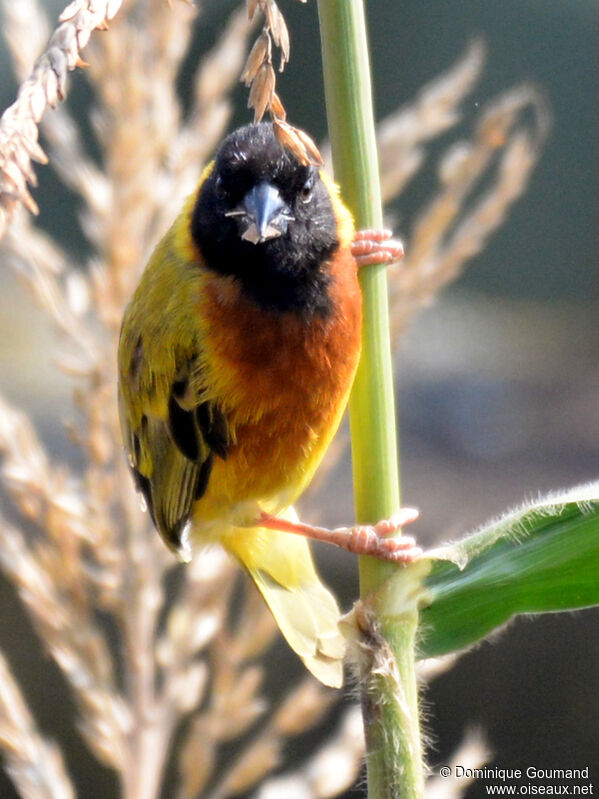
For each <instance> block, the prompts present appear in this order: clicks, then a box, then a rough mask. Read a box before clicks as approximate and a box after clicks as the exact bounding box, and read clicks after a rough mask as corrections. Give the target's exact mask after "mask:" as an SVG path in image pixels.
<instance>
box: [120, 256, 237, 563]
mask: <svg viewBox="0 0 599 799" xmlns="http://www.w3.org/2000/svg"><path fill="white" fill-rule="evenodd" d="M194 271H195V272H196V273H197V270H194ZM193 273H194V272H190V270H184V269H178V267H177V265H176V263H175V261H174V260H173V258H172V255H171V251H170V250H169V249H168V246H167V245H166V244H165V245H163V247H162V248H159V249H158V250H157V252H156V253H155V255H154V256H153V259H152V261H151V262H150V265H149V267H148V269H147V270H146V274H145V275H144V276H143V277H142V281H141V283H140V286H139V288H138V290H137V292H136V294H135V295H134V297H133V300H132V302H131V303H130V305H129V306H128V308H127V310H126V312H125V316H124V319H123V326H122V329H121V337H120V341H119V412H120V419H121V428H122V432H123V439H124V442H125V447H126V449H127V452H128V456H129V462H130V465H131V468H132V471H133V475H134V477H135V482H136V484H137V487H138V488H139V490H140V491H141V492H142V494H143V496H144V498H145V501H146V503H147V506H148V510H149V512H150V514H151V516H152V519H153V521H154V524H155V526H156V528H157V529H158V531H159V533H160V534H161V536H162V537H163V538H164V540H165V541H166V543H167V544H168V545H169V547H170V548H171V549H174V550H176V551H177V552H178V553H179V554H180V555H181V556H182V557H183V558H185V557H186V554H187V553H186V552H185V551H184V550H185V540H184V539H185V534H184V533H185V527H186V524H187V522H188V521H189V518H190V515H191V512H192V508H193V505H194V502H196V501H197V500H199V499H201V497H202V496H203V495H204V493H205V491H206V487H207V486H208V481H209V479H210V472H211V469H212V464H213V461H214V458H215V457H220V458H226V457H227V453H228V451H229V446H230V434H229V427H228V425H227V420H226V417H225V415H224V414H223V412H222V411H221V410H220V408H219V407H218V405H217V404H216V403H215V402H213V401H209V400H207V399H206V394H207V387H206V386H205V384H204V382H203V379H202V372H201V368H200V367H199V366H198V364H199V363H200V362H201V342H200V341H199V337H198V333H197V330H196V328H195V326H194V311H195V308H194V307H190V299H189V298H190V296H191V295H192V294H193V290H196V289H197V287H195V289H194V288H193V286H192V287H191V288H190V286H189V285H188V284H186V283H185V279H186V274H192V275H193ZM188 283H189V279H188ZM192 289H193V290H192Z"/></svg>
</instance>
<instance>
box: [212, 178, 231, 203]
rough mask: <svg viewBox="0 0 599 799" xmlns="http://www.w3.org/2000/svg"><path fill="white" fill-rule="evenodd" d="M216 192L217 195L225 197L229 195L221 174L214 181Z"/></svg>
mask: <svg viewBox="0 0 599 799" xmlns="http://www.w3.org/2000/svg"><path fill="white" fill-rule="evenodd" d="M214 193H215V194H216V196H217V197H221V198H224V197H226V196H227V193H228V192H227V189H226V187H225V184H224V182H223V179H222V177H221V176H220V175H219V176H218V177H217V178H216V180H215V182H214Z"/></svg>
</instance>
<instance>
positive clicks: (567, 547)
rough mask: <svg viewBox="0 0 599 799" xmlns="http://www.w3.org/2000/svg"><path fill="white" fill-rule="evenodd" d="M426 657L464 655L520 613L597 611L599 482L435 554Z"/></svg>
mask: <svg viewBox="0 0 599 799" xmlns="http://www.w3.org/2000/svg"><path fill="white" fill-rule="evenodd" d="M429 554H430V556H431V558H432V563H431V570H430V572H429V573H428V575H427V576H426V577H425V579H424V581H423V587H424V594H421V595H420V623H419V629H420V652H419V655H420V657H422V658H427V657H433V656H437V655H443V654H446V653H448V652H453V651H455V650H458V649H462V648H463V647H465V646H468V645H469V644H472V643H474V642H475V641H478V640H480V639H481V638H484V637H485V636H486V635H488V634H489V633H490V632H491V631H492V630H494V629H496V628H497V627H499V626H500V625H502V624H504V623H505V622H507V621H508V620H509V619H510V618H512V616H515V615H517V614H518V613H545V612H549V611H561V610H574V609H576V608H584V607H589V606H591V605H597V604H599V483H593V484H589V485H586V486H580V487H578V488H575V489H572V490H571V491H568V492H565V493H562V494H556V495H552V496H550V497H549V498H547V499H546V500H545V501H544V502H542V503H535V504H529V505H527V506H526V507H523V508H521V509H519V510H517V511H515V512H512V513H510V514H508V515H506V516H505V517H503V518H501V519H500V520H499V521H495V522H492V523H491V524H489V525H488V526H485V527H484V528H483V529H481V530H479V531H478V532H477V533H474V534H473V535H471V536H469V537H467V538H465V539H464V540H463V541H460V542H458V543H457V544H452V545H449V546H447V547H442V548H440V549H438V550H435V551H433V552H431V553H429Z"/></svg>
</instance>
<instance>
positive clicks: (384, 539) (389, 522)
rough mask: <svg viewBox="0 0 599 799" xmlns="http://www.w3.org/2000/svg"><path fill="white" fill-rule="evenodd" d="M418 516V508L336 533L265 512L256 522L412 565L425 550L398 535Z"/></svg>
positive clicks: (364, 553)
mask: <svg viewBox="0 0 599 799" xmlns="http://www.w3.org/2000/svg"><path fill="white" fill-rule="evenodd" d="M417 516H418V511H417V510H416V509H415V508H402V509H401V510H400V511H399V513H397V514H396V515H395V516H392V517H391V518H390V519H384V520H383V521H380V522H378V523H377V524H374V525H358V526H357V527H337V528H335V529H334V530H329V529H328V528H327V527H314V526H313V525H311V524H305V523H304V522H300V521H297V522H295V521H290V520H288V519H282V518H280V517H279V516H273V515H271V514H270V513H264V512H263V513H261V514H260V516H259V517H258V519H256V522H255V524H256V526H260V527H266V528H269V529H271V530H280V531H281V532H285V533H295V534H296V535H303V536H305V537H306V538H313V539H314V540H316V541H325V542H327V543H329V544H336V545H337V546H338V547H341V548H342V549H346V550H347V551H348V552H353V553H354V554H356V555H371V556H372V557H374V558H378V559H379V560H388V561H394V562H395V563H411V562H412V561H413V560H416V558H418V556H419V555H421V554H422V550H421V549H420V547H418V546H416V542H415V540H414V539H413V538H412V537H411V536H405V535H400V536H395V535H394V533H396V532H397V531H398V530H399V529H400V528H401V527H402V525H404V524H408V523H409V522H412V521H414V519H416V518H417Z"/></svg>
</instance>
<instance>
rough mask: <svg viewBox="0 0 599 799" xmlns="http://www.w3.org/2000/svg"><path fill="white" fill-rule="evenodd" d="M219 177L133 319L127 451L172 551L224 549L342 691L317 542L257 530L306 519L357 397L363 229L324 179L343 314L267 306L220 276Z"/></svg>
mask: <svg viewBox="0 0 599 799" xmlns="http://www.w3.org/2000/svg"><path fill="white" fill-rule="evenodd" d="M212 169H213V166H212V165H210V166H209V167H208V168H207V169H206V170H205V172H204V174H203V176H202V181H201V182H200V186H199V188H198V190H197V191H196V192H195V193H194V195H193V196H192V197H190V198H189V200H188V201H187V203H186V204H185V206H184V208H183V210H182V212H181V214H180V216H179V217H178V219H177V220H176V221H175V223H174V224H173V226H172V227H171V229H170V230H169V231H168V232H167V233H166V235H165V236H164V238H163V239H162V241H161V242H160V244H159V245H158V246H157V248H156V250H155V252H154V254H153V255H152V257H151V259H150V262H149V264H148V266H147V268H146V271H145V272H144V274H143V276H142V278H141V281H140V284H139V286H138V288H137V290H136V292H135V295H134V297H133V299H132V301H131V303H130V304H129V306H128V308H127V309H126V312H125V316H124V320H123V326H122V331H121V339H120V345H119V399H120V412H121V425H122V429H123V437H124V441H125V446H126V448H127V451H128V454H129V457H130V461H131V464H132V467H133V470H134V474H135V476H136V480H137V484H138V486H139V488H140V489H141V490H142V491H143V493H144V494H145V496H146V498H147V499H148V505H149V509H150V512H151V513H152V516H153V520H154V522H155V524H156V526H157V528H158V530H159V531H160V533H161V534H162V535H163V537H164V538H165V540H166V541H167V543H168V544H169V546H171V548H173V549H175V550H177V551H179V554H181V555H182V556H183V557H184V558H185V557H189V552H188V551H187V550H186V549H185V547H186V546H187V544H188V543H191V544H194V543H199V544H207V543H212V542H219V543H220V544H222V545H223V546H224V547H225V548H226V549H227V550H228V551H229V552H230V553H231V554H232V555H233V556H234V557H235V558H237V560H238V561H239V562H240V563H241V564H242V565H243V566H244V568H245V569H246V570H247V572H248V573H249V574H250V575H251V577H252V578H253V580H254V581H255V583H256V585H257V587H258V588H259V590H260V591H261V593H262V595H263V596H264V598H265V600H266V601H267V603H268V605H269V607H270V609H271V611H272V613H273V615H274V616H275V619H276V620H277V623H278V625H279V627H280V629H281V632H282V633H283V635H284V636H285V638H286V639H287V641H288V642H289V644H290V646H291V647H292V648H293V649H294V650H295V651H296V652H297V654H298V655H299V656H300V657H301V658H302V660H303V661H304V663H305V664H306V666H307V667H308V668H309V669H310V670H311V671H312V672H313V673H314V674H315V675H316V676H317V677H318V678H319V679H320V680H322V682H324V683H326V684H328V685H334V686H339V685H340V684H341V682H342V656H343V648H344V647H343V640H342V638H341V636H340V634H339V631H338V627H337V622H338V618H339V610H338V607H337V603H336V601H335V599H334V597H333V596H332V594H331V593H330V592H329V591H328V590H327V589H326V588H325V587H324V586H323V585H322V583H321V582H320V579H319V577H318V575H317V573H316V571H315V568H314V564H313V561H312V556H311V552H310V548H309V544H308V542H307V541H306V540H305V539H303V538H300V537H297V536H294V535H290V534H286V533H281V532H277V531H273V530H265V529H262V528H260V527H257V526H255V522H256V520H257V519H258V518H259V514H260V512H261V511H267V512H269V513H274V514H280V515H284V514H287V515H288V516H289V517H290V518H291V517H292V515H293V511H292V510H291V508H290V506H291V503H292V502H294V501H295V499H296V498H297V496H298V495H299V494H300V493H301V491H302V490H303V489H304V488H305V487H306V485H307V484H308V482H309V481H310V479H311V477H312V475H313V473H314V471H315V469H316V468H317V466H318V464H319V462H320V460H321V458H322V456H323V454H324V452H325V450H326V448H327V446H328V444H329V442H330V440H331V438H332V436H333V435H334V434H335V431H336V429H337V427H338V424H339V422H340V419H341V416H342V413H343V410H344V407H345V404H346V401H347V396H348V392H349V388H350V385H351V381H352V378H353V374H354V371H355V368H356V364H357V359H358V354H359V336H360V332H359V331H360V295H359V289H358V284H357V276H356V267H355V263H354V262H353V258H352V257H351V255H350V253H349V245H350V243H351V240H352V237H353V224H352V220H351V217H350V215H349V213H348V212H347V210H346V209H345V208H344V206H343V205H342V203H341V201H340V200H339V197H338V194H337V190H336V188H335V187H334V184H332V182H331V181H330V180H329V179H328V178H327V177H326V176H324V175H322V174H321V175H320V176H319V178H320V180H321V181H323V185H324V186H325V189H326V192H327V194H328V198H329V201H330V204H331V207H332V209H333V213H334V218H335V225H336V231H337V235H338V239H339V247H338V249H337V250H336V253H335V257H334V258H331V259H330V261H327V263H326V264H324V267H326V269H327V270H328V271H329V272H330V275H331V278H330V280H328V282H327V291H328V295H329V298H330V300H331V303H332V308H333V311H332V314H329V315H328V316H327V317H326V318H323V319H322V320H321V319H320V318H316V317H315V318H314V319H311V320H310V322H309V323H308V322H307V321H306V319H305V318H303V317H302V315H301V314H297V313H292V312H290V311H286V310H283V311H281V310H279V309H276V308H275V309H270V308H268V307H259V305H257V304H256V303H255V302H254V301H252V299H251V297H250V298H248V296H247V292H245V291H244V290H243V287H240V281H239V280H238V279H236V277H235V276H231V275H226V274H221V273H218V272H217V271H215V270H214V269H211V268H209V267H208V266H207V264H206V261H205V258H204V254H203V253H202V252H201V251H200V249H199V247H198V245H197V243H196V242H195V241H194V240H193V236H192V235H191V233H190V230H191V229H192V223H193V214H194V208H195V207H196V203H197V198H198V193H199V192H200V191H201V190H202V186H203V184H204V183H205V182H206V181H207V180H208V179H210V176H211V172H212ZM239 268H240V269H242V268H243V265H240V267H239ZM253 523H254V524H253Z"/></svg>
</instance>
